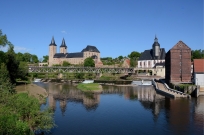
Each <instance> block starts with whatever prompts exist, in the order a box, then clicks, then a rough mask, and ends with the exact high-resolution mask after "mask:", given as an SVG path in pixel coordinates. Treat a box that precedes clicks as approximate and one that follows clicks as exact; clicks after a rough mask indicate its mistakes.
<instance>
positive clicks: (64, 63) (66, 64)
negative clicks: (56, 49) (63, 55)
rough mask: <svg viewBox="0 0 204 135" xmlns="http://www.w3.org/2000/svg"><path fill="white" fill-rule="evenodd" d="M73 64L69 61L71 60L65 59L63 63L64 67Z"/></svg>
mask: <svg viewBox="0 0 204 135" xmlns="http://www.w3.org/2000/svg"><path fill="white" fill-rule="evenodd" d="M70 65H71V64H70V63H69V62H67V61H63V63H62V66H64V67H68V66H70Z"/></svg>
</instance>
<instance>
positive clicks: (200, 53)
mask: <svg viewBox="0 0 204 135" xmlns="http://www.w3.org/2000/svg"><path fill="white" fill-rule="evenodd" d="M202 58H204V50H201V49H200V50H192V51H191V60H193V59H202Z"/></svg>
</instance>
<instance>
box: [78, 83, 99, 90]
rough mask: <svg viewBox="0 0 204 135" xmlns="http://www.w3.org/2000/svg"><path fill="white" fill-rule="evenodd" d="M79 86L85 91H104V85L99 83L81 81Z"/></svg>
mask: <svg viewBox="0 0 204 135" xmlns="http://www.w3.org/2000/svg"><path fill="white" fill-rule="evenodd" d="M77 88H78V89H80V90H81V91H84V92H102V86H101V85H100V84H98V83H79V84H78V85H77Z"/></svg>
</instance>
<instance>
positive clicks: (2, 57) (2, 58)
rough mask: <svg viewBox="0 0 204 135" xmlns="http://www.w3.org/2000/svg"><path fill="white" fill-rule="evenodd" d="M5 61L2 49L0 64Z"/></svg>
mask: <svg viewBox="0 0 204 135" xmlns="http://www.w3.org/2000/svg"><path fill="white" fill-rule="evenodd" d="M1 63H6V54H5V52H3V51H0V64H1Z"/></svg>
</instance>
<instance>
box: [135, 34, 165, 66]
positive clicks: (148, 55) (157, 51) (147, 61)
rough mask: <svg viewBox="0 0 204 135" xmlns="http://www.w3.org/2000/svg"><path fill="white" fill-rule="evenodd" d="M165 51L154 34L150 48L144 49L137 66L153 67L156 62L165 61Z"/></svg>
mask: <svg viewBox="0 0 204 135" xmlns="http://www.w3.org/2000/svg"><path fill="white" fill-rule="evenodd" d="M165 56H166V52H165V49H164V48H160V44H159V43H158V39H157V37H156V36H155V39H154V43H153V45H152V49H150V50H145V51H144V52H143V53H142V54H141V56H140V58H139V59H138V64H137V65H138V68H154V67H155V64H156V63H165Z"/></svg>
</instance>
